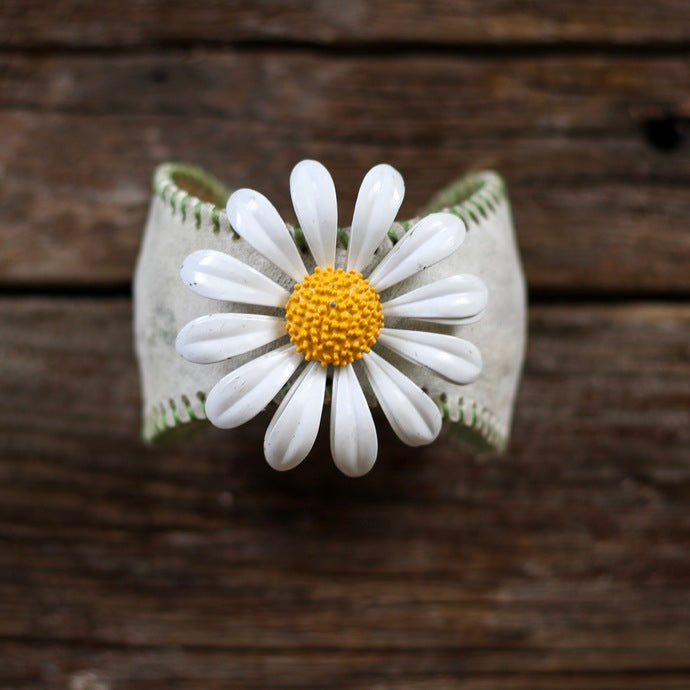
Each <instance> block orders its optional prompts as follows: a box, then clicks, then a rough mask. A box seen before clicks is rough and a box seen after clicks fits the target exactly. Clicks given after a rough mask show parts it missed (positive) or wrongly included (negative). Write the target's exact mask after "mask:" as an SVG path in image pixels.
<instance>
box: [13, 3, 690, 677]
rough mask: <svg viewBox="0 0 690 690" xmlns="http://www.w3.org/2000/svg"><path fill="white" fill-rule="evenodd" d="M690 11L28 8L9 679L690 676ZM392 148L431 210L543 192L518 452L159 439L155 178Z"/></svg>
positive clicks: (18, 150)
mask: <svg viewBox="0 0 690 690" xmlns="http://www.w3.org/2000/svg"><path fill="white" fill-rule="evenodd" d="M689 94H690V5H689V4H688V2H687V0H654V1H652V2H643V1H642V0H640V1H639V2H636V1H634V0H609V1H607V2H605V3H604V2H600V1H599V0H597V1H594V0H591V1H590V0H560V1H557V2H556V1H553V0H533V1H532V2H529V3H526V2H525V3H523V2H517V1H515V2H509V1H507V0H482V1H480V0H461V1H457V2H452V1H451V0H426V1H424V2H421V1H420V2H413V1H410V2H405V1H403V0H399V1H397V2H394V1H392V0H391V1H383V0H373V1H365V0H350V1H348V2H342V3H341V2H326V1H323V0H303V1H299V0H280V1H279V0H265V1H263V2H250V1H249V0H226V1H222V0H196V1H195V2H188V3H187V2H173V1H171V0H146V1H145V0H132V1H130V2H123V1H122V0H117V1H116V0H103V1H102V2H98V3H90V2H84V1H81V0H64V1H62V2H57V3H56V2H47V1H40V0H34V1H31V0H28V1H27V0H3V2H2V4H1V5H0V293H1V294H0V392H1V393H2V395H0V687H2V688H3V690H4V689H10V688H11V689H13V690H15V689H16V690H20V689H22V690H27V689H29V688H31V689H34V688H36V689H38V688H67V689H68V690H115V689H118V690H119V689H122V690H124V689H127V690H130V689H135V690H136V689H139V688H141V689H146V690H159V689H160V690H164V689H165V690H170V689H175V690H178V689H179V690H191V689H192V688H193V689H195V690H196V689H198V690H214V689H220V688H241V689H245V688H246V689H253V688H269V689H271V690H282V689H286V688H294V689H297V688H306V689H311V690H317V689H318V690H322V689H325V688H343V689H344V688H347V689H352V690H354V689H360V688H364V689H383V688H406V689H410V690H442V689H443V690H446V689H449V688H463V689H467V690H490V689H494V688H496V689H499V690H506V689H511V690H512V689H514V690H544V689H545V688H557V689H559V690H582V689H584V688H587V689H590V688H594V689H599V688H601V689H603V690H613V689H621V690H622V689H626V690H628V689H633V690H641V689H645V690H663V689H666V688H673V689H677V690H680V689H683V690H687V688H689V687H690V588H689V585H690V511H689V509H688V508H689V504H690V451H689V448H690V412H689V410H690V301H689V300H688V298H689V297H690V270H688V267H689V264H690V260H689V259H690V232H689V223H690V145H689V144H688V142H687V140H686V139H685V138H684V133H690V132H688V122H689V120H688V117H689V116H690V96H689ZM305 156H310V157H316V158H319V159H321V160H322V161H323V162H324V163H325V164H327V165H328V166H329V167H330V168H331V169H332V170H333V173H334V177H335V179H336V184H337V185H338V189H339V193H340V199H341V209H342V217H343V218H346V217H347V216H348V215H349V214H350V213H351V208H352V203H353V200H354V197H355V193H356V190H357V186H358V184H359V180H360V179H361V176H362V175H363V173H364V172H365V171H366V170H367V169H368V167H369V166H371V165H372V164H374V163H376V162H380V161H382V160H385V161H388V162H390V163H392V164H394V165H395V166H397V167H398V168H399V169H400V170H401V171H402V173H403V174H404V176H405V178H406V182H407V187H408V195H407V199H406V201H405V205H404V208H403V214H404V215H405V216H407V215H411V214H412V213H414V211H415V209H416V208H417V207H418V206H419V205H421V204H422V203H423V202H424V201H425V200H426V198H427V197H428V196H429V195H430V194H431V193H432V192H433V191H434V190H436V189H437V188H440V187H441V186H442V185H444V184H445V183H447V182H448V181H450V180H451V179H453V178H454V177H456V176H458V175H459V174H460V173H462V172H464V171H467V170H472V169H481V168H488V167H493V168H496V169H497V170H499V171H500V172H502V173H503V174H504V175H505V177H506V179H507V181H508V185H509V189H510V192H511V197H512V202H513V206H514V211H515V217H516V222H517V227H518V234H519V240H520V244H521V247H522V251H523V257H524V262H525V268H526V272H527V276H528V279H529V286H530V294H531V302H532V306H531V316H530V345H529V352H528V357H527V363H526V369H525V376H524V381H523V385H522V388H521V391H520V395H519V399H518V405H517V416H516V420H515V426H514V439H513V443H512V445H511V448H510V450H509V452H508V453H507V454H506V455H504V456H493V455H489V456H487V455H485V456H480V457H477V456H473V455H471V454H468V453H466V452H458V451H457V450H455V449H453V448H451V447H449V446H447V445H445V444H444V443H441V442H439V443H437V444H435V445H433V446H431V447H429V448H427V449H424V450H423V451H422V452H417V451H415V452H410V451H409V450H407V449H406V448H405V447H403V446H402V445H401V444H400V443H399V442H398V441H397V440H396V439H395V438H393V436H392V433H390V432H389V431H388V430H385V429H386V425H385V424H384V425H382V428H383V429H384V431H383V432H382V436H383V441H382V446H383V447H384V448H386V452H385V453H382V455H381V457H380V459H379V462H378V464H377V465H376V467H375V469H374V471H373V472H372V473H371V474H370V475H369V476H367V477H366V478H364V479H362V480H357V481H352V480H348V479H346V478H345V477H342V476H340V475H339V474H338V472H337V471H336V470H335V468H334V467H333V466H332V463H331V462H330V459H329V454H328V444H327V440H326V439H321V440H320V441H319V443H318V445H317V448H316V450H315V452H314V453H313V454H312V455H311V456H310V457H309V458H308V460H307V461H306V462H305V463H304V465H303V466H301V467H300V468H299V469H298V470H296V471H293V472H292V473H289V474H286V475H282V474H278V473H274V472H272V471H271V470H269V469H268V467H267V466H266V464H265V462H264V461H263V459H262V457H261V455H260V452H259V449H260V447H261V440H262V437H263V433H264V429H265V425H266V423H267V418H266V416H263V417H262V418H260V419H258V420H257V421H256V422H255V423H252V424H249V425H247V426H246V427H244V428H243V429H242V430H240V431H238V432H237V433H231V434H228V433H223V432H218V431H216V430H208V431H205V432H203V433H202V434H201V435H200V436H198V437H197V438H195V439H194V440H192V441H191V442H189V443H187V444H185V445H181V446H178V447H171V448H166V449H163V450H151V449H149V448H146V447H144V446H143V445H142V444H141V443H140V441H139V438H138V431H139V423H140V420H139V410H138V404H139V399H138V381H137V372H136V368H135V362H134V358H133V354H132V348H131V326H130V321H131V301H130V298H129V293H130V281H131V276H132V268H133V262H134V260H135V256H136V252H137V247H138V244H139V240H140V236H141V230H142V226H143V222H144V218H145V213H146V206H147V200H148V195H149V189H150V175H151V172H152V170H153V168H154V166H155V165H156V164H157V163H159V162H162V161H165V160H171V159H172V160H183V161H188V162H193V163H197V164H200V165H203V166H205V167H207V168H208V169H209V170H211V171H213V172H214V173H216V174H217V175H218V176H219V177H221V178H222V179H224V180H225V181H227V182H228V183H229V184H242V185H248V186H255V187H258V188H260V189H262V190H263V191H264V192H265V193H266V194H267V195H268V196H269V197H270V198H272V199H274V200H275V201H276V203H277V205H278V207H279V209H280V210H281V211H283V212H284V213H285V214H286V215H287V216H289V215H290V207H289V195H288V187H287V180H288V175H289V171H290V169H291V167H292V166H293V165H294V163H295V162H297V161H298V160H300V159H301V158H303V157H305Z"/></svg>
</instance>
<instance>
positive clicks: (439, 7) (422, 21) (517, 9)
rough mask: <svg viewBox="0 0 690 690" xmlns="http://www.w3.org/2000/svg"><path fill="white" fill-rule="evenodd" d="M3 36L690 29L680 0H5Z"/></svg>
mask: <svg viewBox="0 0 690 690" xmlns="http://www.w3.org/2000/svg"><path fill="white" fill-rule="evenodd" d="M0 36H2V44H3V45H5V46H20V47H45V46H67V47H72V46H78V47H83V46H93V47H95V48H102V47H104V46H106V47H113V46H116V47H121V46H125V47H133V46H137V47H138V46H145V47H150V46H151V45H159V46H160V45H166V44H173V45H179V44H181V43H182V44H183V43H199V42H204V43H219V44H228V43H232V42H235V41H266V40H269V41H270V40H279V41H298V42H300V41H308V42H315V43H321V44H326V45H338V44H343V43H344V44H348V45H352V44H361V43H371V42H395V43H400V42H403V43H420V42H422V43H438V44H470V45H475V44H480V45H485V44H490V45H501V44H506V43H507V44H514V43H536V44H544V43H554V42H561V41H563V42H568V43H585V44H592V43H599V42H603V43H611V44H617V43H622V44H645V43H653V44H664V43H678V42H681V41H687V40H688V38H690V13H689V12H688V7H687V3H685V2H684V1H683V0H656V2H653V3H630V2H626V1H625V0H610V1H609V2H607V3H605V4H602V3H600V2H595V0H559V2H552V1H550V0H536V1H535V2H530V3H528V4H525V3H518V4H516V3H510V2H504V1H503V0H484V2H481V3H479V2H473V1H471V0H462V1H461V2H453V1H452V0H428V1H427V2H424V3H403V2H390V0H373V1H371V0H367V2H364V1H363V0H352V1H350V2H347V3H328V2H327V3H324V2H319V1H318V0H287V1H286V0H262V2H246V1H241V0H231V1H230V2H228V1H222V0H201V1H200V2H195V3H194V4H193V5H189V4H187V3H177V4H174V5H171V4H170V3H167V2H164V1H163V0H147V1H144V0H129V1H128V2H116V1H115V0H104V1H103V2H99V3H98V5H91V4H89V3H83V2H80V1H79V0H67V1H64V0H63V1H62V2H59V3H54V2H45V1H44V2H38V1H33V2H23V1H22V0H5V1H4V2H3V6H2V12H1V13H0Z"/></svg>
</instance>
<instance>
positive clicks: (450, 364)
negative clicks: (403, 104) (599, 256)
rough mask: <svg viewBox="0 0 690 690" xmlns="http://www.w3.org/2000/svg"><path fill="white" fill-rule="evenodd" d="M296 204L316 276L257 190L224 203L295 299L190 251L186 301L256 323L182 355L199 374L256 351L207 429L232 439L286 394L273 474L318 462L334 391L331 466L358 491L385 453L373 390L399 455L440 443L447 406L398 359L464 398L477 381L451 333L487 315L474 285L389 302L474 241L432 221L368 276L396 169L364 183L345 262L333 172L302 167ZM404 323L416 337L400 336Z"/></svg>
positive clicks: (199, 327) (193, 333) (231, 320)
mask: <svg viewBox="0 0 690 690" xmlns="http://www.w3.org/2000/svg"><path fill="white" fill-rule="evenodd" d="M290 192H291V196H292V201H293V205H294V208H295V213H296V215H297V220H298V222H299V227H300V229H301V232H302V233H303V236H304V239H305V240H306V244H307V245H308V248H309V251H310V253H311V256H312V258H313V262H312V261H311V260H310V261H309V264H310V265H311V264H312V263H313V264H314V268H313V270H311V271H309V270H307V268H306V266H305V262H304V260H303V257H302V254H301V253H300V250H299V248H298V246H297V244H296V243H295V240H294V239H293V237H292V235H291V233H290V231H289V229H288V227H287V225H286V224H285V223H284V222H283V220H282V219H281V217H280V215H279V214H278V212H277V211H276V209H275V208H274V206H273V205H272V204H271V203H270V201H269V200H268V199H267V198H266V197H264V196H263V195H262V194H260V193H259V192H257V191H254V190H251V189H240V190H238V191H236V192H234V193H233V194H232V195H231V197H230V199H229V200H228V203H227V214H228V219H229V221H230V224H231V225H232V227H233V228H234V229H235V230H236V232H237V233H238V234H239V235H240V237H241V238H242V239H243V240H244V241H245V242H247V243H248V244H249V245H251V246H252V247H253V249H254V250H256V252H258V253H259V254H261V255H262V256H263V257H264V258H265V259H267V260H268V261H270V262H271V263H272V264H273V265H274V266H275V267H276V268H278V269H279V270H280V271H281V272H283V273H285V274H286V276H288V277H289V279H290V285H291V286H292V288H291V290H288V289H286V288H285V287H283V286H281V285H279V284H278V283H276V282H274V281H273V280H272V279H271V278H269V277H268V276H266V275H264V274H263V273H261V272H259V271H258V270H257V269H255V268H253V267H251V266H249V265H247V264H245V263H243V262H241V261H239V260H238V259H235V258H234V257H232V256H230V255H229V254H226V253H223V252H219V251H215V250H200V251H195V252H194V253H192V254H190V255H189V256H188V257H187V258H186V259H185V261H184V264H183V265H182V269H181V275H182V279H183V281H184V283H185V284H186V285H187V286H188V287H189V288H190V289H191V290H193V291H194V292H196V293H197V294H199V295H201V296H203V297H207V298H211V299H215V300H220V301H226V302H233V303H239V304H244V305H253V307H257V308H258V309H256V308H252V309H251V310H250V312H251V313H237V312H231V313H216V314H211V315H209V316H202V317H200V318H197V319H194V320H193V321H191V322H190V323H188V324H187V325H186V326H185V327H184V328H182V330H181V331H180V333H179V334H178V336H177V341H176V347H177V351H178V352H179V353H180V355H182V356H183V357H184V358H185V359H187V360H190V361H192V362H196V363H199V364H208V363H211V362H221V361H224V360H227V359H230V358H232V357H235V356H237V355H240V354H243V353H247V352H251V351H253V350H258V351H259V353H257V356H256V357H254V358H253V359H251V360H249V361H248V362H246V363H244V364H242V365H241V366H239V367H238V368H235V369H234V370H232V371H230V373H228V374H227V375H226V376H224V377H223V378H221V379H220V381H218V383H217V384H216V385H215V386H214V387H213V388H212V389H211V391H210V392H209V394H208V397H207V399H206V404H205V411H206V416H207V417H208V419H209V420H210V421H211V422H212V423H213V424H214V425H216V426H218V427H221V428H223V429H230V428H234V427H237V426H240V425H241V424H244V423H245V422H247V421H248V420H250V419H251V418H253V417H254V416H256V415H257V414H258V413H259V412H261V411H262V410H263V409H264V408H266V407H267V406H268V405H269V403H270V402H271V401H272V400H274V399H275V398H277V397H278V398H279V397H280V394H281V392H282V391H283V388H284V387H285V386H286V384H288V383H290V382H291V383H290V385H289V389H288V390H287V392H286V393H285V394H284V396H283V397H282V400H281V401H280V404H279V405H278V408H277V410H276V411H275V414H274V415H273V418H272V420H271V422H270V424H269V425H268V428H267V430H266V435H265V439H264V453H265V456H266V459H267V460H268V462H269V464H270V465H271V466H272V467H274V468H275V469H277V470H288V469H291V468H293V467H295V466H296V465H298V464H299V463H300V462H301V461H302V460H303V459H304V458H305V457H306V456H307V454H308V453H309V451H310V450H311V448H312V446H313V444H314V441H315V439H316V436H317V433H318V429H319V426H320V423H321V416H322V409H323V406H324V401H325V400H326V392H327V388H328V387H329V384H330V387H331V388H330V391H331V392H330V400H331V411H330V440H331V452H332V455H333V459H334V461H335V464H336V465H337V466H338V468H339V469H340V470H341V471H342V472H344V473H345V474H347V475H349V476H352V477H356V476H360V475H363V474H366V473H367V472H368V471H369V470H370V469H371V468H372V466H373V465H374V462H375V460H376V456H377V452H378V442H377V435H376V428H375V425H374V421H373V418H372V414H371V410H370V407H369V403H368V402H367V395H365V390H367V392H368V393H369V395H371V394H372V393H373V396H375V398H376V399H377V401H378V404H379V405H380V407H381V409H382V411H383V413H384V414H385V416H386V418H387V419H388V422H389V423H390V424H391V426H392V428H393V430H394V431H395V433H396V434H397V435H398V437H399V438H400V439H401V440H402V441H403V442H404V443H406V444H408V445H410V446H420V445H424V444H428V443H431V442H432V441H433V440H434V439H435V438H436V437H437V436H438V434H439V432H440V429H441V421H442V415H441V411H440V409H439V406H438V404H437V403H436V402H434V400H432V399H431V398H430V397H429V396H428V395H427V394H426V393H425V392H424V391H423V390H422V389H421V388H420V387H419V386H418V385H417V384H416V383H414V382H413V381H412V380H411V379H410V378H409V377H408V376H407V375H405V374H404V373H402V372H401V371H400V369H398V368H397V367H396V365H395V364H394V363H393V362H394V361H400V359H399V358H403V359H405V360H408V361H410V362H412V363H413V364H414V365H418V366H422V367H426V368H427V369H428V370H430V371H431V372H433V373H434V374H435V375H437V376H439V377H441V378H443V379H445V380H448V381H451V382H453V383H456V384H467V383H471V382H472V381H475V380H476V379H477V378H478V377H479V375H480V373H481V369H482V359H481V355H480V352H479V350H478V349H477V348H476V347H475V346H474V345H473V344H472V343H470V342H468V341H466V340H463V339H461V338H457V337H455V336H452V335H448V334H446V333H443V332H442V331H443V326H450V325H452V326H455V325H458V324H463V323H470V322H472V321H476V320H477V318H479V317H480V316H481V314H482V312H483V310H484V309H485V307H486V302H487V290H486V287H485V285H484V283H483V282H482V281H481V280H480V279H479V278H478V277H476V276H474V275H470V274H460V275H449V276H447V277H444V278H441V279H439V280H436V281H434V282H430V283H427V284H424V285H423V286H422V287H417V288H415V289H412V290H410V291H408V292H404V293H403V294H399V295H398V296H395V297H392V298H390V299H386V291H387V290H388V289H389V288H391V287H393V286H395V285H398V284H399V283H401V282H402V281H404V280H406V279H407V278H410V277H411V276H414V275H415V274H419V273H420V272H423V271H424V269H425V268H427V267H429V266H431V265H432V264H435V263H437V262H439V261H441V260H442V259H445V258H446V257H448V256H449V255H450V254H452V253H453V252H454V251H455V250H456V249H458V247H459V246H460V245H461V244H462V242H463V240H464V239H465V225H464V223H463V221H462V220H461V219H460V218H458V217H457V216H456V215H453V214H451V213H432V214H430V215H428V216H426V217H424V218H423V219H422V220H420V221H419V222H418V223H417V224H416V225H414V226H413V227H412V228H411V229H410V230H409V231H408V232H406V233H405V234H404V235H403V236H402V237H401V238H400V239H399V240H398V241H397V242H396V243H395V244H394V245H393V247H392V249H391V250H390V251H389V252H388V253H387V254H386V255H385V256H383V258H382V259H381V260H380V261H379V262H378V263H377V264H376V265H375V266H374V267H373V268H370V264H372V260H373V259H374V256H375V252H376V250H377V248H378V247H379V246H380V245H381V244H382V242H383V241H384V240H385V238H386V235H387V233H388V231H389V230H390V228H391V226H392V225H393V223H394V221H395V216H396V214H397V212H398V210H399V208H400V205H401V203H402V199H403V195H404V183H403V180H402V177H401V176H400V174H399V173H398V172H397V171H396V170H395V169H394V168H392V167H391V166H389V165H385V164H382V165H377V166H376V167H374V168H372V169H371V170H370V171H369V172H368V173H367V175H366V176H365V177H364V180H363V181H362V185H361V187H360V190H359V195H358V197H357V202H356V204H355V210H354V215H353V218H352V226H351V230H350V235H349V240H348V242H347V253H346V254H344V255H343V254H342V252H341V253H340V258H341V261H340V262H339V261H338V258H339V256H338V254H337V253H336V240H337V237H338V227H337V201H336V193H335V186H334V184H333V180H332V178H331V176H330V174H329V173H328V171H327V170H326V168H325V167H324V166H323V165H321V164H320V163H317V162H316V161H311V160H305V161H302V162H301V163H299V164H298V165H297V166H296V167H295V168H294V170H293V171H292V174H291V176H290ZM339 263H340V264H342V265H338V264H339ZM367 272H368V274H367ZM407 321H409V322H411V323H412V324H413V326H412V328H411V329H407V328H401V327H399V324H401V323H402V325H407V323H406V322H407ZM415 322H416V326H417V327H414V323H415ZM432 324H436V326H435V327H433V326H431V325H432ZM425 325H426V326H427V329H425V330H424V329H420V330H418V329H419V328H423V327H424V326H425ZM390 353H394V357H393V358H392V360H393V361H390V360H391V358H390ZM363 384H364V386H365V388H364V389H363Z"/></svg>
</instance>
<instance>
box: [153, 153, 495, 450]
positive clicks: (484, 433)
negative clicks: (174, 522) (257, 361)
mask: <svg viewBox="0 0 690 690" xmlns="http://www.w3.org/2000/svg"><path fill="white" fill-rule="evenodd" d="M180 180H188V181H189V182H190V183H193V184H194V185H195V186H199V187H201V188H202V189H203V190H205V191H206V192H207V196H210V197H212V198H213V199H214V201H215V202H217V203H213V202H210V201H204V200H202V199H200V198H198V197H196V196H194V195H193V194H190V193H189V192H188V191H187V190H185V189H183V188H182V187H180V186H179V184H178V182H179V181H180ZM153 189H154V193H157V194H158V196H159V197H160V198H161V200H162V201H163V202H165V203H166V204H167V205H168V206H169V208H170V209H171V211H172V212H173V213H177V211H179V212H180V214H181V217H182V221H183V222H184V221H185V220H186V214H187V204H190V203H191V204H193V209H194V211H193V213H194V224H195V227H196V229H201V226H202V207H203V205H204V204H205V205H206V206H207V207H209V209H210V218H211V225H212V229H213V232H214V233H218V232H220V229H221V227H220V213H221V210H222V209H221V208H219V207H218V205H217V204H221V205H222V204H223V203H224V201H225V199H227V198H228V196H229V195H230V190H228V189H227V188H226V187H225V186H224V185H223V184H222V183H221V182H219V181H218V180H216V179H215V178H213V177H212V176H210V175H208V174H207V173H205V172H204V171H202V170H201V169H199V168H195V167H193V166H187V165H182V164H176V163H169V164H164V165H162V166H159V168H158V169H157V170H156V172H155V174H154V178H153ZM176 196H179V199H176ZM506 198H507V190H506V185H505V182H504V181H503V179H502V178H501V177H500V176H499V175H497V174H496V173H492V172H486V173H479V174H476V175H470V176H468V177H466V178H463V179H462V180H461V181H459V182H454V183H453V184H451V185H449V186H448V187H446V188H445V189H443V190H442V191H441V192H439V193H438V194H437V195H436V196H435V197H434V198H433V199H432V200H431V202H430V203H429V204H428V205H427V207H426V209H425V211H424V215H426V214H427V213H432V212H434V211H440V210H446V211H447V212H450V213H452V214H454V215H456V216H457V217H458V218H460V219H462V221H463V222H464V223H465V225H466V226H467V228H468V230H469V229H470V227H471V225H472V224H475V225H479V224H480V223H481V218H480V216H481V217H482V218H488V217H489V213H490V212H491V213H496V212H497V211H498V208H499V207H500V204H501V202H502V201H503V200H504V199H506ZM492 202H493V203H492ZM478 214H479V215H478ZM415 221H416V219H413V220H403V221H398V223H397V224H396V227H391V228H390V229H389V231H388V237H389V239H390V240H391V242H393V243H395V242H397V241H399V239H400V237H399V236H398V232H397V226H400V227H401V228H402V229H403V231H405V232H407V231H408V230H409V229H410V228H411V227H412V225H414V223H415ZM230 230H231V233H232V236H233V238H237V237H239V235H238V234H237V232H236V231H235V229H234V228H232V227H230ZM337 232H338V242H339V243H340V245H341V246H342V247H344V248H345V249H347V246H348V241H349V235H348V233H347V232H346V231H345V229H343V228H338V230H337ZM294 236H295V241H296V242H297V244H298V246H299V247H300V249H302V250H306V249H307V248H308V245H307V242H306V238H305V237H304V233H303V231H302V230H301V228H298V227H295V228H294ZM195 397H196V399H197V400H198V401H199V403H200V405H201V414H199V413H197V412H195V411H194V408H193V406H192V403H191V401H190V399H189V397H188V396H187V395H185V394H182V395H181V396H180V398H179V401H180V403H179V407H180V408H183V409H184V410H185V411H186V413H187V415H188V416H189V420H183V419H182V417H181V416H180V413H179V410H178V403H176V401H175V400H173V399H172V398H171V399H169V400H168V402H167V404H166V403H165V402H161V403H159V404H158V405H156V406H154V407H153V408H152V410H151V413H150V414H148V415H146V417H145V420H144V424H143V429H142V431H143V435H144V438H145V439H146V440H147V441H153V440H155V439H157V438H158V437H159V436H161V435H163V434H165V435H166V437H167V432H169V431H171V430H175V429H178V428H180V427H183V428H188V427H190V426H194V425H193V424H191V422H203V421H204V420H205V418H206V395H205V393H203V391H197V393H196V394H195ZM439 397H440V401H439V406H440V408H441V412H442V415H443V418H444V420H447V421H450V407H449V402H448V396H447V394H446V393H441V395H440V396H439ZM466 402H469V401H466V400H465V399H464V398H462V397H461V398H459V399H458V402H457V412H458V419H457V421H454V423H453V424H452V426H451V427H450V428H449V429H448V432H449V433H448V435H449V436H450V437H451V438H463V439H464V440H466V441H470V442H472V441H473V440H474V442H475V445H477V439H476V438H475V437H467V434H466V433H464V432H463V430H470V431H474V432H477V433H478V435H479V436H480V438H481V439H483V440H484V442H485V443H487V444H488V445H489V446H493V447H494V448H497V449H499V450H500V449H503V448H505V446H506V444H507V438H506V437H505V436H504V435H503V434H502V433H501V432H499V431H498V429H497V427H496V422H495V419H494V417H493V415H492V413H491V412H490V411H489V410H488V409H486V408H484V407H481V408H480V407H478V405H477V403H476V402H472V404H471V410H472V413H471V415H467V414H466V413H465V410H466V408H467V405H466ZM168 412H169V413H170V414H168ZM169 420H170V421H169Z"/></svg>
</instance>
